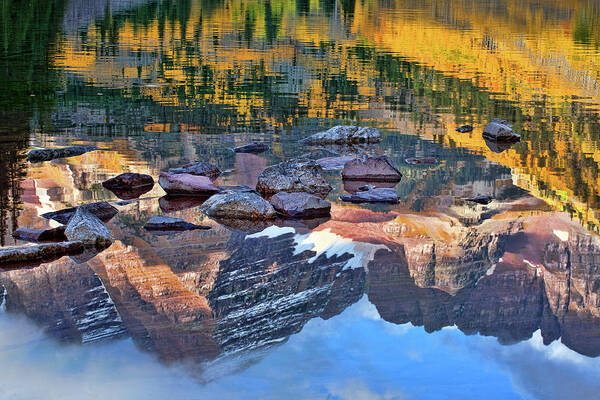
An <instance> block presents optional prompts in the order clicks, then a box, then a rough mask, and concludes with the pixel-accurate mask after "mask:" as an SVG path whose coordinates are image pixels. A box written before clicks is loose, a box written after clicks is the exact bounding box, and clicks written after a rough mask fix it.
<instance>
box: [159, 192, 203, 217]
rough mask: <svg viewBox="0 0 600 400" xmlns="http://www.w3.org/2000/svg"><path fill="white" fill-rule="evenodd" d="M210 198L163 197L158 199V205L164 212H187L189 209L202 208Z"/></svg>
mask: <svg viewBox="0 0 600 400" xmlns="http://www.w3.org/2000/svg"><path fill="white" fill-rule="evenodd" d="M209 197H210V196H196V197H190V196H175V197H173V196H169V195H167V196H163V197H161V198H160V199H158V205H159V207H160V209H161V211H162V212H164V213H171V212H174V211H181V210H186V209H188V208H194V207H200V206H201V205H202V204H203V203H204V202H205V201H206V200H208V198H209Z"/></svg>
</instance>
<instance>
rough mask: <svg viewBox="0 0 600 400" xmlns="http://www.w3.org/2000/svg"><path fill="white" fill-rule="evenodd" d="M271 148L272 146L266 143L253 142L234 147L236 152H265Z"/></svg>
mask: <svg viewBox="0 0 600 400" xmlns="http://www.w3.org/2000/svg"><path fill="white" fill-rule="evenodd" d="M269 149H270V147H269V146H268V145H266V144H265V143H257V142H252V143H248V144H245V145H243V146H238V147H234V148H233V151H235V152H236V153H264V152H265V151H268V150H269Z"/></svg>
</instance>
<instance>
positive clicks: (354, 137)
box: [302, 125, 381, 145]
mask: <svg viewBox="0 0 600 400" xmlns="http://www.w3.org/2000/svg"><path fill="white" fill-rule="evenodd" d="M380 141H381V134H380V133H379V131H378V130H377V129H375V128H366V127H359V126H342V125H338V126H334V127H333V128H331V129H329V130H326V131H324V132H319V133H317V134H314V135H312V136H309V137H307V138H306V139H303V140H302V143H305V144H311V145H320V144H354V143H377V142H380Z"/></svg>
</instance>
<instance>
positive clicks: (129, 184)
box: [102, 172, 154, 190]
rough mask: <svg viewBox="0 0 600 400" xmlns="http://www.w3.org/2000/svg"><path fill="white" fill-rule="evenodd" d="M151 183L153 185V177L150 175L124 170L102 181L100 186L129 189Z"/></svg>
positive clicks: (111, 188) (112, 188) (110, 188)
mask: <svg viewBox="0 0 600 400" xmlns="http://www.w3.org/2000/svg"><path fill="white" fill-rule="evenodd" d="M152 185H154V179H152V177H151V176H150V175H145V174H136V173H133V172H126V173H124V174H121V175H117V176H115V177H114V178H110V179H108V180H106V181H104V182H102V186H104V187H105V188H107V189H108V190H131V189H137V188H140V187H144V186H152Z"/></svg>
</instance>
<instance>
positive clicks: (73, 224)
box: [65, 207, 112, 247]
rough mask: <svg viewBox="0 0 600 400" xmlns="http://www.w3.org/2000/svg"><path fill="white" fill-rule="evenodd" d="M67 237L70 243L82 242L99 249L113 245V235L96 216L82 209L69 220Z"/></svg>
mask: <svg viewBox="0 0 600 400" xmlns="http://www.w3.org/2000/svg"><path fill="white" fill-rule="evenodd" d="M65 236H66V237H67V239H68V240H70V241H80V242H83V243H84V244H86V245H94V246H97V247H106V246H107V245H109V244H110V243H112V235H111V233H110V231H109V230H108V228H107V227H106V225H104V223H103V222H102V221H100V219H98V217H96V216H95V215H94V214H92V213H90V212H88V211H86V210H85V209H84V208H81V207H80V208H78V209H77V211H75V215H73V217H72V218H71V219H70V220H69V223H68V224H67V228H66V229H65Z"/></svg>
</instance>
